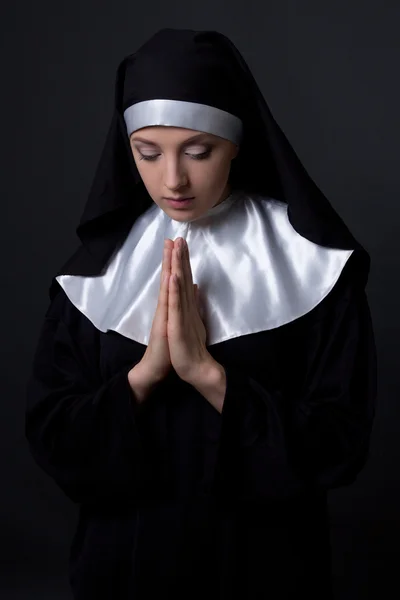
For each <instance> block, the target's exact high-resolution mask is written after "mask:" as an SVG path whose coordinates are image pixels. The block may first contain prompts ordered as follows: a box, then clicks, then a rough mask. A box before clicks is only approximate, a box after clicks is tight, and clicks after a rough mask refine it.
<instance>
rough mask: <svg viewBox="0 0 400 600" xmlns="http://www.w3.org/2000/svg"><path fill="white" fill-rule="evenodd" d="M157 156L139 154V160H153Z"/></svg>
mask: <svg viewBox="0 0 400 600" xmlns="http://www.w3.org/2000/svg"><path fill="white" fill-rule="evenodd" d="M157 156H160V155H159V154H140V159H139V160H155V159H156V158H157Z"/></svg>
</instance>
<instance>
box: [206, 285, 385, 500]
mask: <svg viewBox="0 0 400 600" xmlns="http://www.w3.org/2000/svg"><path fill="white" fill-rule="evenodd" d="M328 305H329V310H325V312H324V313H323V314H322V315H321V314H320V312H322V307H321V309H320V312H319V311H317V314H318V318H317V319H313V320H310V321H309V326H308V327H307V328H306V329H305V330H304V332H303V335H304V344H303V346H302V348H303V352H302V353H301V355H299V356H298V357H297V360H298V361H301V370H302V372H303V373H304V375H303V378H302V383H301V385H298V387H297V388H295V387H293V386H292V387H291V388H290V386H288V388H287V389H285V390H282V393H277V392H276V391H275V392H270V391H269V389H268V381H267V380H266V379H265V378H264V377H263V374H262V373H259V374H258V375H257V379H256V378H254V377H250V376H248V375H246V373H243V372H240V370H238V369H237V368H236V367H235V368H233V367H232V366H230V365H223V367H224V369H225V372H226V381H227V385H226V393H225V398H224V402H223V410H222V423H221V438H220V447H219V462H218V468H219V474H218V477H217V485H219V486H221V492H222V493H226V494H227V495H228V496H229V495H240V496H244V495H246V496H250V497H258V498H267V497H269V498H272V497H275V498H276V497H279V498H283V497H287V496H290V495H295V494H298V493H302V492H303V491H304V490H305V489H306V487H310V486H311V487H314V488H315V487H316V488H320V489H324V490H326V489H329V488H334V487H338V486H341V485H346V484H349V483H351V482H352V481H353V480H354V479H355V477H356V475H357V473H358V472H359V471H360V470H361V468H362V467H363V465H364V464H365V461H366V458H367V455H368V447H369V438H370V433H371V429H372V422H373V416H374V410H375V394H376V383H375V370H376V365H375V346H374V338H373V332H372V327H371V320H370V314H369V309H368V304H367V300H366V297H365V294H364V291H361V290H358V289H353V286H351V285H350V284H349V285H347V286H346V287H345V288H344V289H343V291H342V292H341V294H340V296H338V297H337V300H336V301H335V302H334V303H333V304H332V303H331V304H329V303H328ZM319 317H320V318H319ZM287 368H288V379H289V380H290V377H291V367H290V362H289V363H288V367H287Z"/></svg>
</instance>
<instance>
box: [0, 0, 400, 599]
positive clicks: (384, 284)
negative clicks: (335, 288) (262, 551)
mask: <svg viewBox="0 0 400 600" xmlns="http://www.w3.org/2000/svg"><path fill="white" fill-rule="evenodd" d="M1 11H2V15H0V16H1V18H0V23H1V27H2V34H1V45H2V52H1V62H2V64H1V71H0V77H1V82H2V85H1V90H2V91H1V95H0V96H1V102H2V108H1V111H0V119H1V121H0V126H1V129H0V136H1V144H0V147H1V167H2V169H1V171H2V181H3V184H2V198H1V208H2V211H1V215H2V221H1V225H2V226H1V232H2V235H1V257H2V273H1V287H2V290H3V292H2V301H3V310H2V338H1V339H2V345H1V349H2V361H1V365H2V368H1V378H2V379H1V391H2V396H1V405H2V408H3V409H4V410H3V414H2V416H1V419H0V439H1V443H2V452H1V453H0V459H1V482H2V485H1V513H0V518H1V532H0V539H1V546H2V556H1V564H2V566H1V570H0V574H1V577H2V583H1V586H0V592H1V597H2V598H3V599H4V600H8V599H11V598H13V599H17V598H18V599H24V600H25V599H26V600H28V599H31V598H32V599H34V598H40V599H41V600H44V599H45V598H52V600H55V599H57V600H59V599H64V598H69V597H70V596H69V591H68V581H67V574H66V569H67V556H68V549H69V544H70V541H71V539H72V535H73V532H74V528H75V523H76V516H77V510H76V506H74V505H73V504H72V503H71V502H70V501H69V500H67V499H66V498H65V497H64V496H63V495H62V493H61V492H60V491H59V490H58V488H56V486H55V485H54V484H53V482H52V481H51V480H50V479H49V478H47V476H46V475H44V474H43V473H42V472H41V471H40V470H39V469H38V468H37V467H36V465H35V464H34V463H33V460H32V459H31V457H30V455H29V453H28V449H27V444H26V442H25V439H24V429H23V426H24V402H25V399H24V392H25V385H26V380H27V375H28V373H29V369H30V365H31V360H32V355H33V351H34V348H35V344H36V341H37V336H38V333H39V327H40V325H41V322H42V319H43V315H44V311H45V309H46V307H47V301H48V299H47V288H48V286H49V283H50V279H51V277H52V275H53V274H54V272H55V271H56V270H57V269H58V268H59V266H60V265H61V264H62V262H64V260H65V259H66V258H67V257H68V256H69V255H70V253H71V252H72V251H73V250H74V249H75V247H76V244H77V240H76V238H75V226H76V224H77V222H78V219H79V216H80V214H81V210H82V208H83V205H84V202H85V200H86V195H87V192H88V189H89V186H90V184H91V180H92V176H93V174H94V169H95V167H96V163H97V160H98V158H99V154H100V151H101V148H102V144H103V142H104V137H105V134H106V131H107V129H108V125H109V121H110V118H111V112H112V101H113V91H114V90H113V85H114V77H115V70H116V67H117V65H118V63H119V61H120V60H121V59H122V57H123V56H125V55H126V54H128V53H131V52H133V51H134V50H136V49H137V47H138V46H139V45H140V44H141V43H142V42H144V41H145V40H146V39H147V38H148V37H149V36H150V35H152V34H153V33H154V32H155V31H156V30H157V29H159V28H161V27H188V28H193V29H216V30H219V31H221V32H222V33H225V34H226V35H228V36H229V37H230V38H231V39H232V40H233V42H234V43H235V44H236V45H237V46H238V48H239V50H240V51H241V52H242V54H243V55H244V57H245V59H246V60H247V62H248V63H249V66H250V68H251V69H252V70H253V72H254V74H255V76H256V79H257V80H258V83H259V85H260V87H261V89H262V91H263V93H264V95H265V97H266V99H267V102H268V103H269V105H270V107H271V110H272V112H273V114H274V116H275V118H276V119H277V121H278V123H279V124H280V125H281V127H282V128H283V130H284V132H285V133H286V135H287V136H288V138H289V140H290V142H291V143H292V145H293V147H294V148H295V150H296V151H297V153H298V154H299V156H300V158H301V159H302V161H303V163H304V164H305V166H306V168H307V169H308V171H309V172H310V174H311V175H312V177H313V178H314V179H315V181H316V182H317V184H318V185H319V186H320V187H321V189H322V190H323V191H324V193H325V194H326V195H327V196H328V197H329V199H330V200H331V202H332V203H333V204H334V206H335V208H336V209H337V210H338V211H339V212H340V213H341V215H342V216H343V217H344V219H345V220H346V221H347V223H348V224H349V226H350V228H351V229H352V230H353V232H354V234H355V235H356V237H358V239H359V240H360V241H361V242H362V243H363V244H364V245H365V246H366V247H367V249H368V250H369V251H370V253H371V256H372V272H371V277H370V282H369V286H368V292H369V298H370V304H371V309H372V314H373V319H374V323H375V331H376V339H377V347H378V356H379V403H378V412H377V416H376V422H375V429H374V435H373V443H372V448H371V457H370V460H369V463H368V465H367V467H366V468H365V469H364V470H363V472H362V474H361V475H360V476H359V478H358V480H357V482H356V483H355V484H354V485H352V486H351V487H349V488H345V489H341V490H335V491H333V492H332V493H331V497H330V504H331V514H332V524H333V528H332V543H333V550H334V561H333V568H334V574H335V582H336V590H337V598H338V600H339V599H340V600H345V599H351V600H356V599H363V600H364V599H368V598H374V599H378V598H379V599H380V598H384V599H385V600H388V599H390V598H397V597H400V588H399V583H398V577H397V571H398V568H399V567H398V566H399V559H400V556H399V545H398V539H399V534H400V519H399V506H400V475H399V473H400V467H399V459H400V444H399V443H398V432H399V429H400V428H399V425H398V423H399V419H400V408H399V407H400V402H399V387H400V386H399V376H398V373H399V365H398V357H399V352H398V338H399V326H400V320H399V314H398V313H399V310H398V307H399V295H398V287H399V281H398V272H399V262H400V258H399V244H398V238H399V233H400V231H399V228H398V220H399V216H400V209H399V204H398V203H399V182H400V165H399V147H398V140H399V134H400V127H399V107H400V89H399V64H400V62H399V58H400V56H399V54H400V52H399V49H400V42H399V33H398V32H399V25H400V3H399V2H398V1H394V0H393V1H392V2H388V1H384V0H380V1H379V2H378V1H376V2H372V1H371V0H363V1H361V0H360V1H355V0H347V1H343V0H340V1H328V2H326V1H325V2H321V0H303V1H298V2H296V1H294V0H292V1H289V0H288V1H284V0H274V1H271V2H261V1H259V2H239V1H234V0H229V2H227V3H225V2H222V1H221V0H220V1H217V0H202V1H201V2H193V1H192V0H190V1H189V0H187V2H183V1H180V2H179V1H176V0H175V1H174V0H168V2H165V1H162V2H161V1H159V0H152V1H148V2H143V1H141V2H133V1H132V0H131V1H130V2H127V1H123V0H113V1H112V2H111V1H109V0H108V1H107V2H105V1H104V0H86V1H83V2H78V0H69V1H68V2H60V1H58V2H57V1H54V0H53V1H50V0H46V1H42V2H28V1H24V2H18V1H14V2H13V3H9V5H8V6H7V5H5V4H2V9H1ZM266 597H268V594H267V590H266ZM246 600H247V599H246ZM249 600H250V599H249ZM321 600H323V599H321Z"/></svg>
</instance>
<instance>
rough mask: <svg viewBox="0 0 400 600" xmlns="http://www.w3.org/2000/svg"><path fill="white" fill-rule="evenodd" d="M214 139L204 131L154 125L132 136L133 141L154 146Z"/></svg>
mask: <svg viewBox="0 0 400 600" xmlns="http://www.w3.org/2000/svg"><path fill="white" fill-rule="evenodd" d="M213 137H214V136H213V135H212V134H210V133H204V131H197V130H195V129H186V128H183V127H168V126H165V125H154V126H151V127H142V129H138V130H137V131H134V132H133V133H132V135H131V140H132V141H143V142H149V143H153V144H174V143H176V144H181V143H184V142H186V141H191V140H192V139H193V141H194V142H196V141H199V142H200V141H202V140H205V139H210V138H213Z"/></svg>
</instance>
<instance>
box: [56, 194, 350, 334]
mask: <svg viewBox="0 0 400 600" xmlns="http://www.w3.org/2000/svg"><path fill="white" fill-rule="evenodd" d="M177 237H183V238H185V239H186V241H187V243H188V246H189V253H190V262H191V268H192V273H193V281H194V283H197V284H198V286H199V291H200V299H201V301H202V306H203V318H204V322H205V325H206V330H207V336H208V337H207V345H212V344H217V343H218V342H222V341H225V340H229V339H232V338H235V337H239V336H242V335H247V334H250V333H257V332H260V331H264V330H268V329H274V328H276V327H280V326H281V325H284V324H285V323H289V322H291V321H294V320H295V319H298V318H299V317H301V316H302V315H304V314H306V313H307V312H309V311H310V310H312V309H313V308H314V307H315V306H316V305H317V304H319V303H320V302H321V300H323V298H325V296H327V294H328V293H329V292H330V290H331V289H332V288H333V287H334V285H335V283H336V281H337V280H338V278H339V276H340V274H341V272H342V269H343V267H344V266H345V264H346V262H347V260H348V259H349V257H350V256H351V254H352V252H353V251H352V250H341V249H334V248H326V247H323V246H319V245H317V244H315V243H313V242H310V241H309V240H307V239H306V238H304V237H302V236H301V235H300V234H298V233H297V232H296V231H295V230H294V229H293V227H292V226H291V224H290V222H289V219H288V215H287V205H286V204H285V203H282V202H278V201H276V200H273V199H271V198H268V197H264V196H256V195H249V194H247V193H245V192H243V191H235V192H233V193H232V194H231V195H230V196H229V197H228V198H227V199H226V200H224V201H223V202H222V203H220V204H218V205H217V206H215V207H213V208H212V209H211V210H209V211H208V212H207V213H206V214H205V215H203V216H201V217H199V218H197V219H194V220H192V221H190V222H184V223H182V222H179V221H175V220H173V219H171V218H170V217H169V216H168V215H167V214H166V213H165V212H164V211H163V210H161V209H160V208H159V207H158V206H157V205H156V204H154V205H153V206H151V207H150V208H149V209H148V210H147V211H146V212H145V213H144V214H142V215H141V216H140V217H139V218H138V219H137V220H136V221H135V223H134V225H133V227H132V229H131V231H130V232H129V234H128V236H127V238H126V239H125V241H124V243H123V244H122V246H121V247H120V248H119V249H118V250H117V251H116V252H115V253H114V255H113V257H112V258H111V260H110V261H109V263H108V266H107V268H106V270H105V271H104V273H103V274H102V275H97V276H95V277H83V276H77V275H60V276H58V277H57V278H56V279H57V281H58V282H59V284H60V285H61V287H62V288H63V289H64V291H65V293H66V295H67V296H68V298H69V299H70V300H71V302H72V303H73V304H74V305H75V306H76V308H78V310H80V311H81V312H82V313H83V314H84V315H85V316H86V317H87V318H88V319H89V320H90V321H91V322H92V323H93V324H94V325H95V327H97V329H99V330H100V331H103V332H106V331H107V330H113V331H116V332H118V333H120V334H121V335H123V336H125V337H127V338H130V339H132V340H135V341H137V342H139V343H141V344H145V345H147V344H148V343H149V334H150V329H151V325H152V321H153V317H154V313H155V310H156V305H157V300H158V293H159V282H160V273H161V261H162V253H163V244H164V239H165V238H171V239H176V238H177Z"/></svg>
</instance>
